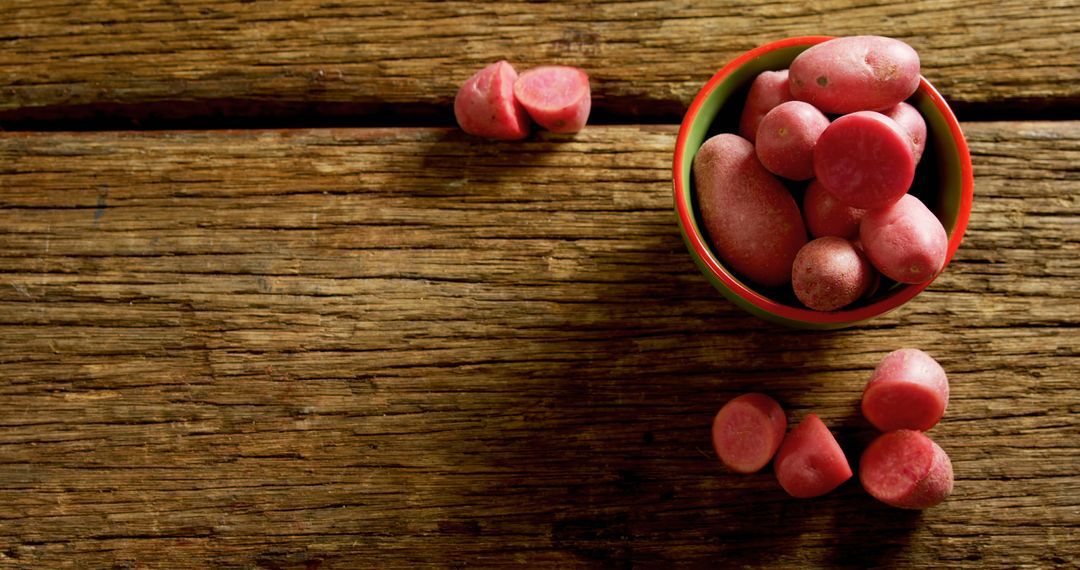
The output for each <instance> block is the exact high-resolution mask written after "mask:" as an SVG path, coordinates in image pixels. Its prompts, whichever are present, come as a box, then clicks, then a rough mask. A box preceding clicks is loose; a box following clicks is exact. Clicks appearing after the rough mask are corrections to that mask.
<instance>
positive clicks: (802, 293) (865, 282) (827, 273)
mask: <svg viewBox="0 0 1080 570" xmlns="http://www.w3.org/2000/svg"><path fill="white" fill-rule="evenodd" d="M876 273H877V271H875V270H874V268H873V267H872V266H871V265H870V262H869V261H867V260H866V257H865V256H864V255H863V253H862V252H861V251H859V250H858V249H856V248H855V246H854V245H852V243H851V242H850V241H848V240H846V239H844V238H840V237H833V236H826V237H822V238H817V239H815V240H813V241H811V242H810V243H807V244H806V245H804V246H803V247H802V249H800V250H799V254H798V255H796V256H795V263H794V264H793V265H792V269H791V287H792V289H794V290H795V296H796V297H798V298H799V301H801V302H802V304H804V305H806V306H807V307H809V308H811V309H814V310H815V311H835V310H837V309H842V308H844V307H846V306H848V305H850V304H852V303H854V302H855V301H858V300H859V299H861V298H863V296H864V295H866V292H867V291H868V290H869V289H870V286H871V285H873V283H874V275H875V274H876Z"/></svg>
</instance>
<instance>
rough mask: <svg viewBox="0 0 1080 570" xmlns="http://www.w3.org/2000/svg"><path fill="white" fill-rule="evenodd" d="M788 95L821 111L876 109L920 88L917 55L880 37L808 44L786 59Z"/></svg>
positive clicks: (859, 37)
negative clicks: (787, 64) (797, 53)
mask: <svg viewBox="0 0 1080 570" xmlns="http://www.w3.org/2000/svg"><path fill="white" fill-rule="evenodd" d="M789 71H790V74H789V77H790V88H791V94H792V96H794V98H795V99H798V100H799V101H806V102H807V103H810V104H811V105H813V106H815V107H817V108H818V109H821V110H822V111H823V112H825V113H835V114H843V113H852V112H855V111H879V110H882V109H888V108H889V107H892V106H893V105H896V104H897V103H899V102H901V101H903V100H905V99H907V98H908V97H910V96H911V95H912V93H915V90H916V89H918V87H919V54H918V53H916V52H915V50H914V49H912V47H911V46H909V45H907V44H905V43H904V42H902V41H900V40H897V39H893V38H886V37H881V36H848V37H843V38H835V39H832V40H828V41H825V42H822V43H820V44H817V45H814V46H811V47H810V48H809V49H807V50H806V51H804V52H802V53H800V54H799V55H798V56H796V57H795V59H794V60H793V61H792V62H791V67H790V68H789Z"/></svg>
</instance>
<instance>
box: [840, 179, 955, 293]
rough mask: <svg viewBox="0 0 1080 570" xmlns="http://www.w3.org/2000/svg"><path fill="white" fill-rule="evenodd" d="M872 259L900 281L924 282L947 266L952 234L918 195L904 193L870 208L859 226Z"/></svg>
mask: <svg viewBox="0 0 1080 570" xmlns="http://www.w3.org/2000/svg"><path fill="white" fill-rule="evenodd" d="M859 241H860V242H862V246H863V249H864V250H865V251H866V256H867V257H869V258H870V263H872V264H874V267H876V268H877V269H878V271H880V272H881V274H882V275H884V276H886V277H888V278H889V279H892V280H894V281H898V282H900V283H925V282H926V281H929V280H931V279H933V278H934V277H935V276H937V274H938V273H940V272H941V270H942V269H943V268H944V267H945V256H946V254H947V251H948V247H949V236H948V234H946V233H945V228H944V226H942V225H941V221H940V220H938V219H937V217H936V216H934V213H933V212H931V211H930V209H929V208H927V207H926V206H925V205H924V204H923V203H922V202H921V201H920V200H919V199H918V198H916V197H914V196H912V195H910V194H905V195H904V196H903V197H902V198H901V199H900V200H898V201H897V202H895V203H894V204H891V205H889V206H887V207H885V208H881V209H879V210H872V211H870V212H867V214H866V216H865V217H864V218H863V221H862V224H860V226H859Z"/></svg>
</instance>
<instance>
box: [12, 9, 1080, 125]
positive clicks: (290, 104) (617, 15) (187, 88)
mask: <svg viewBox="0 0 1080 570" xmlns="http://www.w3.org/2000/svg"><path fill="white" fill-rule="evenodd" d="M0 30H2V31H0V125H7V126H9V128H10V127H11V126H12V125H14V126H16V127H20V128H24V127H26V126H27V125H30V126H32V125H33V124H34V123H33V121H35V120H48V119H54V120H55V119H58V118H61V119H63V118H68V119H95V118H106V119H109V118H113V119H116V118H120V119H128V120H134V121H140V122H142V123H145V122H150V123H154V122H155V121H161V120H169V119H182V118H187V117H202V118H204V119H205V120H206V125H207V126H211V125H213V121H214V120H215V119H217V118H223V117H228V118H229V120H231V121H233V122H234V123H235V122H236V121H240V120H242V119H243V118H244V117H265V116H270V115H283V116H287V117H300V116H303V117H307V118H308V119H309V120H310V118H311V117H329V118H338V119H348V120H352V121H356V120H376V121H377V120H379V119H378V117H380V116H382V117H385V116H386V115H387V113H391V114H395V116H397V118H398V120H400V119H402V117H405V116H409V115H416V116H418V117H419V118H417V119H415V120H423V121H438V122H443V123H445V122H448V121H451V120H452V115H451V113H450V111H449V108H450V102H451V100H452V97H453V95H454V93H455V92H456V90H457V87H458V86H459V85H460V84H461V82H463V81H464V80H465V79H466V78H467V77H469V75H471V74H472V73H473V72H474V71H476V70H477V69H479V68H480V67H481V66H483V65H485V64H487V63H490V62H492V61H495V60H497V59H503V58H505V59H508V60H510V61H512V62H513V63H515V64H516V65H518V66H520V67H521V68H527V67H531V66H535V65H540V64H545V63H564V64H572V65H579V66H582V67H584V68H586V69H587V70H588V71H589V72H590V74H591V75H592V78H593V87H594V97H595V105H594V109H595V114H596V116H597V117H599V118H601V119H602V118H604V117H607V119H608V120H614V119H616V118H619V117H626V116H642V117H650V116H651V117H656V118H663V119H664V120H668V121H671V120H672V119H677V118H678V117H679V116H680V115H681V113H682V111H683V109H685V107H686V106H687V105H688V104H689V102H690V101H691V99H692V98H693V96H694V94H695V93H696V92H697V90H698V89H700V88H701V86H702V84H703V83H704V82H705V81H706V80H707V79H708V78H709V76H710V75H712V74H713V73H714V72H715V71H716V70H718V69H719V68H720V67H721V66H722V65H723V64H724V63H725V62H727V61H730V60H731V59H732V58H734V57H735V56H737V55H738V54H740V53H742V52H744V51H746V50H748V49H750V48H752V47H754V46H757V45H760V44H762V43H765V42H769V41H774V40H777V39H781V38H784V37H791V36H800V35H818V34H831V35H853V34H866V33H872V34H882V35H891V36H894V37H898V38H900V39H903V40H905V41H907V42H909V43H911V45H913V46H914V47H915V48H916V49H917V50H918V51H919V52H920V54H921V55H922V59H923V67H924V71H925V75H926V76H927V77H928V78H929V79H930V80H931V81H932V82H933V83H934V84H935V85H936V86H937V87H938V88H939V89H941V90H942V91H943V93H944V94H945V95H946V96H947V97H948V98H949V99H950V100H951V101H952V102H953V103H954V104H955V105H957V106H959V107H960V108H962V109H963V110H966V111H975V112H983V113H988V112H991V111H997V112H1000V111H1001V110H1003V109H1011V110H1013V111H1016V110H1023V111H1027V112H1030V111H1031V110H1037V109H1039V108H1041V107H1049V108H1052V109H1056V110H1057V111H1056V112H1058V113H1063V112H1067V111H1068V110H1069V109H1074V108H1075V106H1076V105H1077V103H1078V102H1080V69H1078V68H1077V66H1076V62H1077V61H1078V60H1080V10H1077V6H1076V3H1075V2H1073V1H1068V0H1067V1H1055V2H1035V3H1032V2H1025V1H1023V0H1007V1H1005V2H1001V1H997V0H974V1H971V0H967V1H960V0H947V1H942V0H921V1H914V2H902V3H896V2H885V1H873V2H861V3H857V4H852V3H850V2H842V1H837V0H827V1H822V2H813V3H797V2H777V1H775V0H756V1H754V2H749V3H747V2H732V1H723V2H707V3H701V2H670V1H662V2H661V1H656V2H654V1H641V2H614V3H597V2H559V3H534V2H498V3H477V2H471V1H470V2H408V3H403V4H400V5H398V4H393V5H390V4H386V3H384V2H320V1H315V0H292V1H284V2H259V3H253V2H246V1H237V0H202V1H198V2H172V1H167V0H155V1H150V2H114V1H107V2H106V1H104V0H94V1H90V2H86V1H83V0H57V1H54V2H40V1H38V0H15V1H13V2H7V3H6V4H5V7H4V10H3V11H2V12H0ZM359 115H363V116H367V117H368V118H367V119H359V118H358V116H359ZM372 117H374V118H372ZM62 124H63V123H61V126H62ZM170 124H171V123H170ZM300 126H311V125H310V124H306V125H300Z"/></svg>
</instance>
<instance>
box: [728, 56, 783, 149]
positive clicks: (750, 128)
mask: <svg viewBox="0 0 1080 570" xmlns="http://www.w3.org/2000/svg"><path fill="white" fill-rule="evenodd" d="M791 100H792V96H791V89H790V88H789V87H788V70H786V69H781V70H780V71H762V72H761V73H759V74H758V76H757V77H755V78H754V81H753V83H751V84H750V91H748V92H747V94H746V103H745V104H744V105H743V110H742V115H741V116H740V117H739V136H741V137H743V138H744V139H746V140H748V141H750V142H756V139H757V130H758V125H759V124H760V123H761V119H762V118H763V117H764V116H765V114H766V113H768V112H769V111H771V110H772V109H773V107H776V106H777V105H779V104H781V103H783V102H785V101H791Z"/></svg>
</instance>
